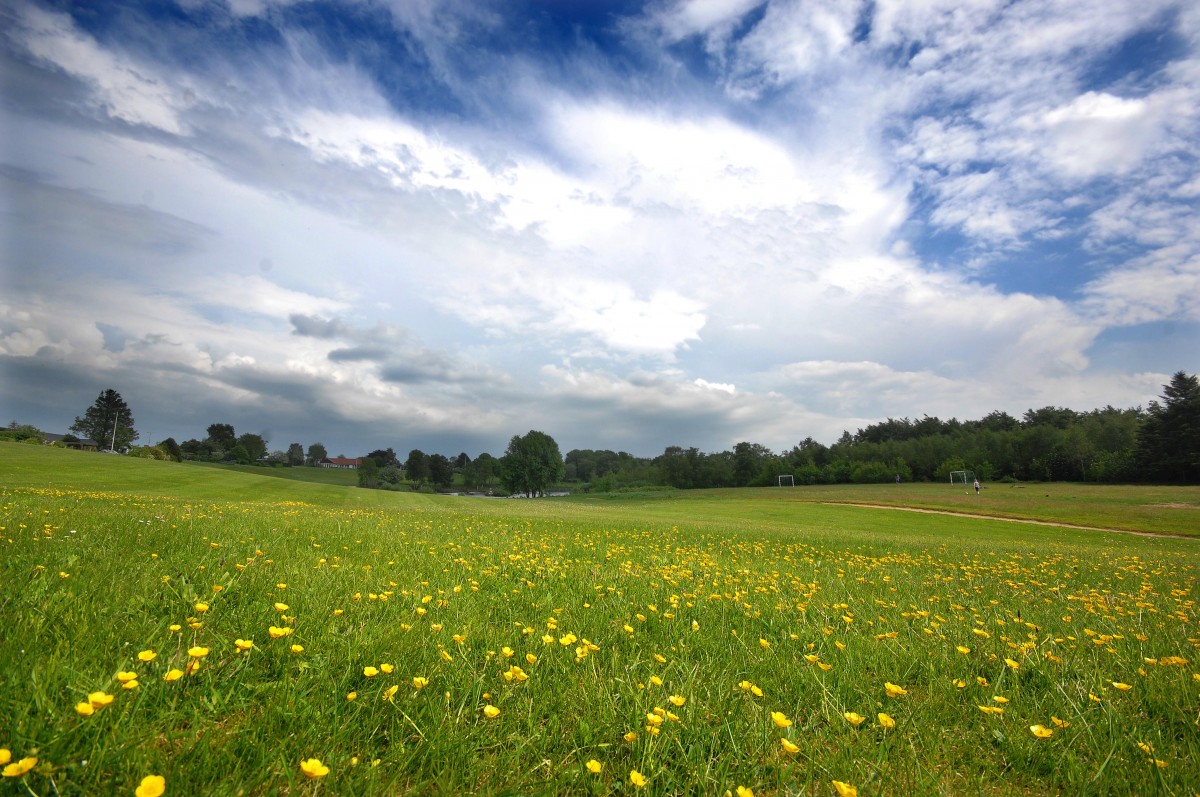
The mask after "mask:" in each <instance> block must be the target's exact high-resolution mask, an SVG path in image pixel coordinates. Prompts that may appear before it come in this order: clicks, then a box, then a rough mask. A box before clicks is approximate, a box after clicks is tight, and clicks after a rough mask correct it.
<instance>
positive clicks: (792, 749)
mask: <svg viewBox="0 0 1200 797" xmlns="http://www.w3.org/2000/svg"><path fill="white" fill-rule="evenodd" d="M779 743H780V744H781V745H783V751H784V752H785V753H790V754H791V755H795V754H796V753H798V752H800V748H799V747H797V746H796V745H794V744H792V743H791V742H790V741H788V740H787V739H780V740H779Z"/></svg>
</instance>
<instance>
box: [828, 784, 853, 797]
mask: <svg viewBox="0 0 1200 797" xmlns="http://www.w3.org/2000/svg"><path fill="white" fill-rule="evenodd" d="M833 788H834V789H836V790H837V793H838V797H858V789H856V788H855V787H853V786H851V785H850V784H849V783H843V782H842V781H840V780H835V781H834V782H833Z"/></svg>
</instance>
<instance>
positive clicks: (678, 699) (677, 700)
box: [667, 695, 687, 708]
mask: <svg viewBox="0 0 1200 797" xmlns="http://www.w3.org/2000/svg"><path fill="white" fill-rule="evenodd" d="M667 700H669V701H671V705H672V706H675V707H676V708H678V707H680V706H682V705H683V704H684V703H686V702H687V698H686V697H684V696H683V695H671V696H670V697H668V698H667Z"/></svg>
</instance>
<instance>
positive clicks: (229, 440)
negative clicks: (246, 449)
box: [206, 423, 237, 451]
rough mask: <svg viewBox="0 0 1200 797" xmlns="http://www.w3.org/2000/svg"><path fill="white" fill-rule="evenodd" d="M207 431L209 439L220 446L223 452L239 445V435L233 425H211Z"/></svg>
mask: <svg viewBox="0 0 1200 797" xmlns="http://www.w3.org/2000/svg"><path fill="white" fill-rule="evenodd" d="M206 431H207V432H208V439H209V440H211V441H213V442H214V443H216V444H217V445H218V446H220V447H221V450H223V451H228V450H230V449H231V448H233V447H234V446H235V445H237V433H236V432H235V431H233V424H231V423H214V424H210V425H209V427H208V429H207V430H206Z"/></svg>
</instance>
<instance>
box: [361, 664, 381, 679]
mask: <svg viewBox="0 0 1200 797" xmlns="http://www.w3.org/2000/svg"><path fill="white" fill-rule="evenodd" d="M363 675H365V676H367V677H368V678H374V677H375V676H376V675H379V668H378V667H372V666H371V665H369V664H368V665H367V666H366V667H363Z"/></svg>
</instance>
